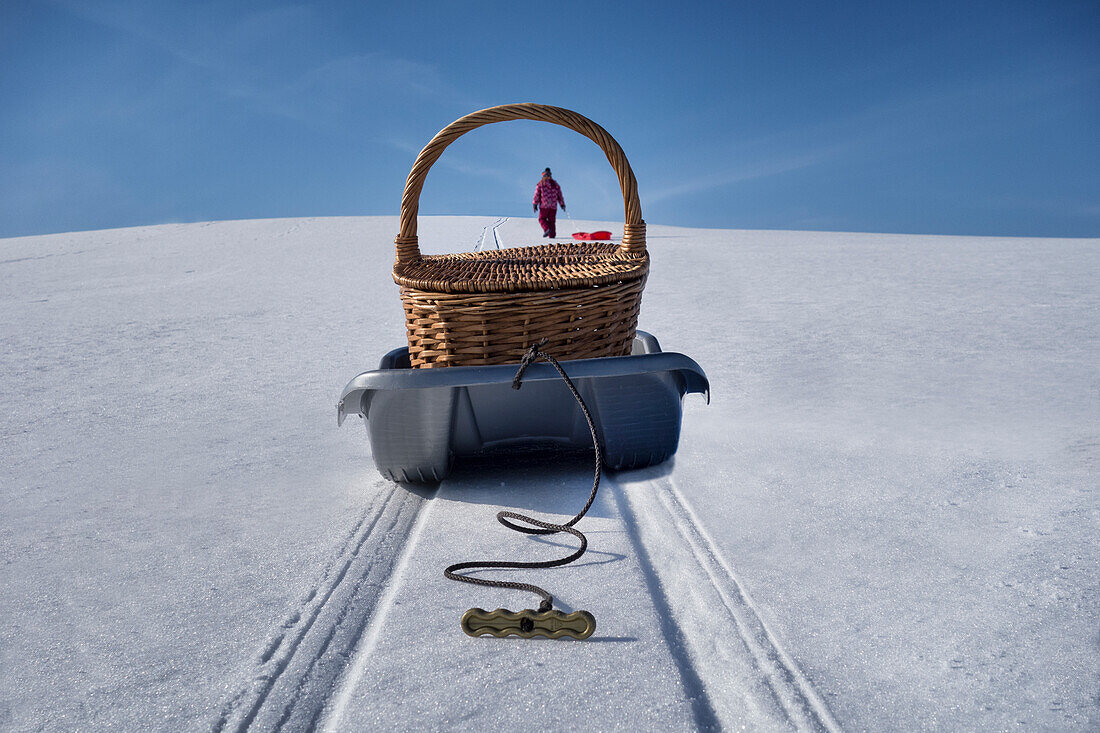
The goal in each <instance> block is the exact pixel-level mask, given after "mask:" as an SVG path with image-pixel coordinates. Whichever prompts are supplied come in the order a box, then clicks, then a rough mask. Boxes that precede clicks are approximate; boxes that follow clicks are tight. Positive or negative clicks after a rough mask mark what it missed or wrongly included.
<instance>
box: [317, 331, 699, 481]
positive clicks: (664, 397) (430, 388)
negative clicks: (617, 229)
mask: <svg viewBox="0 0 1100 733" xmlns="http://www.w3.org/2000/svg"><path fill="white" fill-rule="evenodd" d="M562 367H563V368H564V369H565V371H566V373H567V374H568V375H569V378H570V379H572V380H573V382H574V384H576V386H577V389H578V390H579V391H580V393H581V396H582V397H583V398H584V401H585V402H586V403H587V405H588V407H589V410H590V411H591V412H592V416H593V418H594V419H595V423H596V429H597V431H598V432H599V436H600V442H601V444H602V445H603V447H604V464H605V465H606V466H607V467H608V468H611V469H615V470H622V469H631V468H642V467H644V466H650V465H653V464H657V463H660V462H662V461H664V460H666V459H668V458H669V457H670V456H671V455H672V454H673V453H675V452H676V446H677V444H678V443H679V440H680V418H681V401H682V399H683V396H684V395H685V394H689V393H701V394H703V395H705V396H706V399H707V402H708V404H709V402H710V383H709V382H708V381H707V377H706V375H705V374H704V373H703V370H702V369H701V368H700V367H699V365H698V364H696V363H695V362H694V361H693V360H691V359H689V358H688V357H686V356H684V355H683V354H676V353H667V354H666V353H664V352H662V351H661V347H660V345H659V344H658V343H657V339H655V338H654V337H653V336H651V335H650V334H648V333H645V332H643V331H638V332H637V335H636V336H635V338H634V346H633V349H632V352H631V355H630V356H617V357H609V358H603V359H577V360H573V361H566V362H563V363H562ZM517 368H518V365H516V364H502V365H494V366H472V367H448V368H446V369H412V368H410V365H409V350H408V348H400V349H394V350H393V351H391V352H390V353H388V354H386V355H385V356H384V357H382V363H381V364H380V365H379V367H378V369H377V370H375V371H372V372H364V373H362V374H360V375H359V376H357V377H356V378H355V379H353V380H351V381H350V382H348V385H347V386H346V387H345V388H344V392H343V394H342V395H341V397H340V402H339V404H337V406H336V421H337V423H338V424H340V425H343V423H344V419H345V418H346V417H347V416H348V415H355V414H358V415H359V416H361V417H364V418H366V426H367V432H368V434H369V436H370V443H371V451H372V453H373V454H374V462H375V465H376V466H377V467H378V470H379V471H380V472H381V474H382V475H383V476H385V477H386V478H388V479H390V480H392V481H404V482H411V483H429V482H437V481H441V480H442V479H443V478H445V477H446V475H447V473H448V472H449V470H450V467H451V465H452V463H453V461H454V459H455V458H456V457H457V458H463V457H470V456H477V455H479V454H484V453H486V452H487V451H493V452H496V451H498V450H500V449H504V450H507V449H509V448H513V447H514V448H521V447H528V446H532V445H535V446H542V447H554V448H558V449H564V450H583V449H584V448H588V449H589V450H591V446H592V437H591V434H590V433H589V431H588V426H587V424H586V423H585V420H584V416H583V415H582V414H581V411H580V410H579V409H578V407H577V403H576V400H574V399H573V396H572V395H571V394H570V393H569V389H568V387H566V385H565V382H564V381H562V378H561V376H560V375H559V374H558V373H557V371H555V370H554V367H553V366H552V365H550V364H548V363H546V362H540V363H536V364H532V365H531V366H530V367H529V368H528V369H527V373H526V374H525V376H524V378H523V386H522V388H521V389H519V390H515V389H512V378H513V377H514V376H515V374H516V369H517Z"/></svg>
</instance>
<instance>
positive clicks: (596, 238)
mask: <svg viewBox="0 0 1100 733" xmlns="http://www.w3.org/2000/svg"><path fill="white" fill-rule="evenodd" d="M573 239H580V240H585V241H593V242H607V241H611V232H608V231H605V230H603V229H601V230H600V231H598V232H574V233H573Z"/></svg>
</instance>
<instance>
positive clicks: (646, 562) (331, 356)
mask: <svg viewBox="0 0 1100 733" xmlns="http://www.w3.org/2000/svg"><path fill="white" fill-rule="evenodd" d="M494 221H495V219H492V218H459V217H448V218H443V217H439V218H436V217H427V218H423V219H422V220H421V235H422V236H421V241H422V247H423V249H424V250H425V251H444V250H449V251H456V250H463V249H472V248H473V246H474V245H475V244H476V243H477V241H478V238H479V235H480V234H481V232H482V227H485V226H488V225H491V224H492V223H493V222H494ZM577 225H578V228H584V229H596V228H609V229H612V230H613V231H620V230H621V227H620V226H619V225H616V224H613V223H612V224H609V223H607V222H577ZM396 227H397V223H396V218H395V217H370V218H334V219H301V220H263V221H244V222H213V223H206V224H182V225H165V226H158V227H143V228H136V229H126V230H111V231H99V232H81V233H74V234H63V235H50V236H41V237H24V238H17V239H7V240H0V344H2V346H0V375H2V377H0V403H2V404H3V406H4V411H3V415H2V417H0V500H2V502H3V503H2V506H3V511H2V513H0V551H2V553H3V557H4V563H3V566H2V568H3V569H2V571H0V587H2V588H3V589H4V592H3V594H0V729H4V730H37V729H48V730H58V729H74V728H92V729H99V728H106V727H116V728H120V729H127V730H143V729H161V730H179V729H216V730H239V729H243V728H246V727H248V726H250V725H251V726H253V727H254V728H257V729H276V728H279V727H280V726H282V727H285V728H287V729H300V728H303V727H308V726H312V725H317V726H324V727H327V728H329V729H360V728H363V727H378V728H383V727H385V728H391V727H397V728H404V729H409V728H424V727H428V728H435V727H445V726H459V727H470V728H475V727H476V728H486V727H505V726H508V727H518V726H521V725H523V726H526V725H538V726H540V727H543V728H549V729H572V728H578V727H584V728H594V729H612V728H624V729H625V728H637V727H642V728H650V729H657V728H660V729H668V728H674V729H675V728H680V729H684V728H692V727H695V728H710V727H724V728H735V727H741V726H744V727H746V728H749V729H765V730H771V729H792V728H793V729H801V730H812V729H851V730H887V729H893V730H920V729H927V730H958V729H984V730H1000V729H1020V730H1036V729H1047V730H1095V729H1097V728H1098V727H1100V706H1098V702H1097V698H1096V690H1097V689H1098V687H1100V650H1098V644H1097V629H1098V628H1100V626H1098V622H1100V548H1098V543H1097V542H1096V537H1097V536H1098V530H1100V502H1098V500H1097V476H1098V469H1100V370H1098V367H1097V365H1098V364H1100V285H1098V283H1100V240H1095V239H1094V240H1043V239H1001V238H967V237H922V236H895V235H873V234H831V233H802V232H749V231H729V230H693V229H682V228H671V227H661V226H652V227H651V228H650V237H649V244H650V249H651V252H652V254H653V270H652V274H651V276H650V279H649V281H648V283H647V288H646V293H645V296H644V299H643V309H642V318H641V327H642V328H645V329H646V330H648V331H650V332H652V333H654V334H655V335H656V336H657V337H658V338H659V339H660V341H661V343H662V346H663V347H664V349H665V350H666V351H681V352H683V353H686V354H688V355H689V356H691V357H693V358H694V359H696V361H698V362H699V363H700V364H701V365H702V366H703V368H704V369H705V370H706V371H707V373H708V376H709V377H710V380H711V385H712V393H713V400H712V403H711V404H710V405H709V406H707V405H705V404H703V402H702V400H700V399H688V400H687V401H686V403H685V416H684V429H683V436H682V439H681V446H680V451H679V453H678V454H677V456H676V458H675V459H674V460H673V461H671V462H669V463H666V464H664V465H663V466H660V467H657V468H653V469H647V470H645V471H637V472H627V473H621V474H616V475H613V476H610V477H608V478H607V480H606V482H605V485H604V487H603V489H602V493H601V496H600V499H599V501H598V502H597V504H596V506H595V507H594V509H593V513H592V514H591V515H590V516H589V517H586V519H585V520H583V521H582V522H581V525H580V528H581V529H582V530H585V531H586V532H589V538H590V541H591V543H592V544H591V554H589V555H587V556H586V557H585V558H584V559H583V560H582V561H581V562H579V563H577V564H575V565H572V566H569V567H566V568H561V569H556V570H553V571H536V572H534V573H522V572H517V573H515V574H513V573H510V572H509V573H500V575H502V576H503V575H507V576H508V577H516V578H517V579H520V580H530V581H532V582H536V583H540V584H543V585H546V586H547V587H548V588H549V589H550V590H551V591H552V592H554V593H555V594H556V596H558V598H559V599H560V601H561V602H562V604H563V607H564V608H566V609H567V610H568V609H572V608H588V609H589V610H591V611H592V612H593V613H595V615H596V618H597V624H598V626H597V632H596V635H595V637H594V638H593V639H592V640H590V641H589V642H583V643H581V642H548V641H533V642H524V641H520V640H516V639H504V640H497V639H468V638H467V637H465V636H464V635H463V634H462V633H461V632H460V630H459V628H458V617H459V616H460V615H461V613H462V611H463V610H465V608H467V607H469V606H475V605H476V606H482V607H485V608H495V607H497V606H506V607H510V608H519V607H522V606H527V605H529V604H530V603H531V602H532V600H533V597H530V596H529V595H528V594H523V593H516V592H510V591H504V590H497V589H484V588H476V587H474V586H468V585H464V584H459V583H453V582H449V581H446V580H445V579H443V577H442V568H443V567H445V566H446V565H447V564H449V563H451V562H456V561H459V560H465V559H473V558H477V557H523V556H531V557H546V556H547V553H549V554H550V555H551V556H552V555H553V554H554V553H558V552H561V553H564V552H566V550H564V549H563V548H562V547H561V546H559V545H566V544H570V542H571V541H570V540H569V538H566V539H563V540H560V541H559V540H557V539H556V538H544V539H543V540H542V541H538V540H532V539H531V538H525V537H522V536H520V535H518V534H515V533H511V532H507V531H505V530H504V529H503V528H501V527H499V526H498V525H497V524H496V523H495V521H494V520H493V515H494V513H495V512H496V511H497V510H498V509H499V508H518V509H519V510H520V511H529V512H535V513H547V514H549V515H551V516H559V517H567V516H570V515H571V514H572V513H573V512H574V511H575V510H576V509H577V508H579V506H580V505H581V504H583V501H584V498H585V496H586V493H587V490H588V486H589V482H590V478H591V477H590V474H589V471H590V468H589V467H588V466H587V464H585V463H583V462H582V463H567V464H562V465H557V464H542V463H535V464H524V463H521V462H516V463H513V464H504V465H477V466H470V467H465V468H462V469H461V470H459V471H458V472H457V473H456V474H455V476H454V477H453V478H452V479H449V480H448V481H445V482H444V483H443V484H442V485H441V486H440V487H439V489H438V491H437V492H435V493H432V492H427V493H423V494H410V493H408V492H407V491H406V490H405V489H402V488H395V487H394V486H393V485H392V484H390V483H389V482H387V481H385V480H383V479H382V478H381V477H380V476H378V474H377V473H376V472H375V470H374V468H373V465H372V463H371V459H370V452H369V448H368V446H367V442H366V439H365V434H364V432H363V429H362V426H361V425H360V424H356V422H357V421H351V422H349V423H347V424H345V425H344V426H343V428H340V429H338V428H337V427H336V424H335V409H334V403H335V401H336V399H337V398H338V397H339V391H340V388H341V387H342V386H343V385H344V384H345V383H346V382H347V380H348V379H349V378H350V377H352V376H354V375H355V374H357V373H358V372H360V371H363V370H366V369H371V368H374V367H375V365H376V364H377V361H378V359H379V357H380V356H381V355H382V354H383V353H385V352H386V351H388V350H389V349H391V348H394V347H396V346H399V345H401V344H402V343H403V340H404V333H403V324H402V313H401V309H400V307H399V305H398V299H397V293H396V287H395V286H394V285H393V284H392V281H391V280H390V277H389V270H390V267H391V265H392V260H391V257H392V237H393V234H394V233H395V232H396ZM499 233H500V235H501V238H502V239H503V241H504V244H505V245H519V244H524V243H529V242H537V241H541V240H540V238H539V237H538V228H537V224H536V223H535V222H534V220H519V221H517V220H513V221H509V222H508V223H507V224H505V225H504V226H503V227H501V229H500V230H499ZM489 239H490V241H491V239H492V238H491V237H490V238H489ZM489 246H492V245H491V244H490V245H489ZM570 546H571V545H570Z"/></svg>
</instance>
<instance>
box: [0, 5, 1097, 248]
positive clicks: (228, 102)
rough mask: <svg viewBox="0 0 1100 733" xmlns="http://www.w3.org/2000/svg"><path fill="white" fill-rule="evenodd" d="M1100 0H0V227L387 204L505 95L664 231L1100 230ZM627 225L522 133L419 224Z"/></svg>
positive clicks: (394, 208) (431, 205) (447, 160)
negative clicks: (550, 202) (445, 136)
mask: <svg viewBox="0 0 1100 733" xmlns="http://www.w3.org/2000/svg"><path fill="white" fill-rule="evenodd" d="M1098 38H1100V3H1097V2H1095V0H1087V1H1083V2H1060V1H1058V0H1033V1H1031V2H1014V1H1013V0H997V1H990V2H966V1H965V0H955V1H954V2H937V1H934V0H933V1H929V2H920V3H913V2H904V3H901V2H887V1H884V0H876V1H875V2H826V3H807V2H783V1H773V2H733V1H730V2H714V3H710V2H695V3H692V2H679V3H673V2H656V3H650V2H597V1H596V0H587V1H586V2H571V1H565V2H551V3H516V2H480V3H478V2H453V1H452V2H432V3H417V2H408V3H401V2H385V3H382V2H363V1H358V2H353V1H348V2H317V3H309V4H300V5H294V4H279V3H273V2H234V1H232V0H218V1H217V2H204V1H195V2H155V1H141V2H138V1H131V0H123V1H112V2H95V1H94V0H89V1H87V2H76V1H73V2H67V1H59V2H25V1H22V0H4V2H2V3H0V100H3V103H2V104H0V171H2V174H0V237H3V236H17V235H24V234H41V233H48V232H59V231H73V230H86V229H97V228H106V227H117V226H131V225H142V224H155V223H164V222H180V221H206V220H215V219H247V218H260V217H284V216H330V215H370V214H396V213H397V212H398V208H399V205H400V198H401V189H402V186H403V184H404V180H405V176H406V175H407V174H408V170H409V167H410V166H411V164H412V161H413V159H414V157H415V155H416V152H417V151H418V150H419V149H420V147H422V146H423V145H424V144H425V143H426V142H427V141H428V140H429V139H430V138H431V136H432V135H433V134H434V133H435V132H436V131H437V130H438V129H439V128H440V127H442V126H444V125H445V124H447V123H448V122H450V121H451V120H453V119H455V118H457V117H460V116H461V115H463V114H465V113H467V112H471V111H473V110H476V109H480V108H483V107H488V106H492V105H494V104H502V103H507V102H519V101H532V102H543V103H546V104H554V105H559V106H563V107H568V108H571V109H574V110H576V111H578V112H581V113H582V114H585V115H587V116H588V117H591V118H592V119H594V120H595V121H597V122H599V123H600V124H601V125H603V126H604V127H605V128H607V130H608V131H609V132H611V133H612V134H613V135H614V136H615V137H616V138H617V139H618V140H619V142H620V143H621V144H622V146H623V148H624V150H625V151H626V153H627V155H628V157H629V158H630V160H631V163H632V165H633V168H634V171H635V173H636V175H637V178H638V182H639V191H640V194H641V199H642V208H643V213H644V216H645V218H646V219H647V220H648V221H649V222H651V223H658V224H679V225H686V226H702V227H724V228H744V229H755V228H759V229H823V230H840V231H881V232H905V233H932V234H989V235H1021V236H1100V134H1098V133H1097V130H1100V41H1098V40H1097V39H1098ZM547 165H549V166H552V167H553V168H554V171H555V175H556V177H557V178H558V180H559V181H560V182H561V184H562V186H563V188H564V190H565V195H566V200H567V201H568V203H569V208H570V210H571V212H572V213H573V215H574V216H576V217H578V218H587V219H606V220H610V221H615V220H621V218H622V202H621V197H620V194H619V191H618V186H617V183H616V179H615V176H614V174H613V172H612V171H611V169H610V168H609V166H608V165H607V162H606V160H604V158H603V157H602V154H601V153H600V151H599V150H598V149H597V148H596V147H595V146H594V145H593V144H592V143H591V142H589V141H588V140H587V139H585V138H582V137H580V136H579V135H576V134H575V133H572V132H570V131H568V130H565V129H563V128H558V127H555V126H552V125H546V124H540V123H534V122H513V123H507V124H500V125H492V126H489V127H486V128H482V129H480V130H477V131H475V132H473V133H470V134H469V135H467V136H465V137H464V138H462V139H460V140H459V141H458V142H456V143H455V144H454V145H452V146H451V147H450V148H449V149H448V150H447V151H446V152H445V153H444V155H443V157H442V158H441V159H440V161H439V162H438V163H437V164H436V166H435V168H433V169H432V172H431V174H430V175H429V177H428V180H427V185H426V187H425V190H424V194H423V196H422V198H421V212H422V213H424V214H477V215H501V216H525V215H530V206H529V202H530V198H531V194H532V191H533V187H534V184H535V182H536V181H537V179H538V175H539V172H540V171H541V170H542V168H544V167H545V166H547Z"/></svg>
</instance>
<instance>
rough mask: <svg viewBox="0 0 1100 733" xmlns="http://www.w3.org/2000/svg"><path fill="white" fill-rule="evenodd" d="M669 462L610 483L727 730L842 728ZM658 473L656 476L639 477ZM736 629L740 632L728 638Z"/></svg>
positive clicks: (625, 519)
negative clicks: (768, 620)
mask: <svg viewBox="0 0 1100 733" xmlns="http://www.w3.org/2000/svg"><path fill="white" fill-rule="evenodd" d="M662 470H667V469H662V467H660V466H657V467H654V468H651V469H648V470H644V471H638V472H632V473H628V474H621V475H620V476H619V477H617V478H618V480H609V481H607V483H608V485H609V486H608V488H609V489H611V490H612V491H614V492H615V494H616V498H617V500H618V501H619V503H620V506H621V507H622V511H623V518H624V521H625V523H626V525H627V528H628V530H629V531H630V532H631V534H632V535H633V536H634V537H635V538H636V542H635V546H636V548H637V550H638V552H639V553H644V554H645V555H646V564H647V565H648V566H649V567H650V568H652V570H653V573H654V574H655V576H656V577H657V578H658V580H659V586H658V587H654V588H653V589H652V592H653V593H654V594H655V595H656V594H662V595H663V596H664V601H665V605H667V607H668V608H670V610H671V612H672V614H673V616H674V618H675V619H676V623H677V626H678V629H679V633H680V634H682V635H683V639H684V643H685V645H686V647H687V649H688V653H689V655H690V656H691V661H692V665H693V667H694V673H695V674H696V675H697V676H698V678H699V679H700V680H701V681H702V684H703V688H704V691H705V692H706V694H707V696H708V697H709V698H710V701H711V704H712V706H713V707H714V713H715V715H716V717H717V719H718V722H719V724H720V725H721V727H722V728H724V729H738V730H743V729H746V728H748V729H756V728H759V727H765V728H767V729H793V730H798V731H830V732H835V731H839V730H840V726H839V725H838V724H837V722H836V721H835V720H834V719H833V716H832V714H831V713H830V712H829V709H828V707H827V705H826V704H825V702H824V701H823V700H822V698H821V697H820V696H819V695H818V694H817V692H816V691H815V690H814V689H813V687H812V686H811V684H810V683H809V681H808V680H807V679H806V678H805V676H804V675H803V674H802V672H801V671H800V670H799V669H798V666H797V665H796V664H795V663H794V661H793V660H792V659H791V658H790V656H789V655H788V654H787V653H786V651H784V650H783V648H782V647H781V646H780V644H779V642H778V640H777V639H776V637H775V635H774V634H772V632H771V631H770V630H769V629H768V627H767V625H766V624H765V623H764V620H763V619H762V618H761V616H760V614H759V612H758V611H757V609H756V607H755V605H754V604H753V602H752V600H751V598H750V597H749V595H748V593H747V592H746V591H745V589H744V587H743V586H742V584H741V582H740V581H739V580H738V578H737V576H736V575H735V574H734V572H733V570H732V568H731V567H730V566H729V564H727V563H726V562H725V561H724V560H723V559H722V557H721V556H720V555H719V553H718V552H717V550H716V549H715V546H714V543H713V542H712V541H711V540H710V538H709V537H708V536H707V535H706V532H705V531H704V530H703V529H702V526H701V524H700V523H699V521H698V519H697V518H696V517H695V515H694V512H692V511H691V509H690V508H689V507H688V505H687V503H686V501H685V500H684V497H683V495H682V494H681V493H680V491H679V489H678V488H677V487H676V485H675V483H674V482H673V481H672V479H671V478H670V477H668V476H660V475H657V476H654V474H660V473H662ZM645 476H654V477H653V478H641V477H645ZM724 629H735V630H736V632H737V635H736V637H732V636H730V637H726V636H723V635H722V634H721V631H722V630H724Z"/></svg>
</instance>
